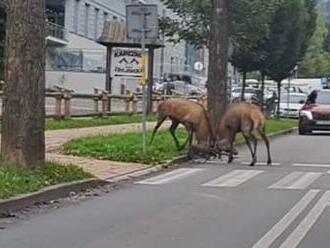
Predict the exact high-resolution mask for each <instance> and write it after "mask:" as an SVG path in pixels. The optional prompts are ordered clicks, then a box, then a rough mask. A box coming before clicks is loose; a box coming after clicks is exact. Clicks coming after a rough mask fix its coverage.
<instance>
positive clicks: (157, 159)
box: [64, 120, 297, 164]
mask: <svg viewBox="0 0 330 248" xmlns="http://www.w3.org/2000/svg"><path fill="white" fill-rule="evenodd" d="M296 126H297V121H296V120H268V121H267V126H266V131H267V133H273V132H278V131H282V130H287V129H291V128H292V127H296ZM148 135H149V137H150V135H151V133H150V132H149V133H148ZM177 137H178V138H179V141H180V144H182V143H183V142H184V141H185V140H186V138H187V133H186V131H185V130H184V129H178V130H177ZM141 139H142V136H141V133H128V134H112V135H108V136H95V137H88V138H82V139H78V140H74V141H71V142H69V143H67V144H66V145H65V146H64V152H65V153H66V154H70V155H75V156H83V157H92V158H96V159H104V160H115V161H123V162H138V163H145V164H161V163H164V162H166V161H167V160H170V159H173V158H175V157H176V156H178V155H179V153H178V151H177V149H176V146H175V144H174V141H173V138H172V136H171V135H170V133H169V132H168V131H167V130H161V131H159V132H158V133H157V135H156V137H155V140H154V142H153V144H152V145H148V151H147V154H146V155H145V156H144V155H143V154H142V147H141ZM242 140H243V139H242V137H240V136H238V138H237V142H238V143H240V142H242Z"/></svg>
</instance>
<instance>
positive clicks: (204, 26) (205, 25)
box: [160, 0, 276, 47]
mask: <svg viewBox="0 0 330 248" xmlns="http://www.w3.org/2000/svg"><path fill="white" fill-rule="evenodd" d="M162 1H163V2H164V4H165V5H166V6H167V7H168V8H169V9H170V10H171V11H172V12H173V13H174V15H175V16H176V17H178V18H170V17H164V18H162V19H161V21H160V24H161V30H163V33H164V34H165V36H166V37H168V40H169V41H172V42H179V41H181V40H185V41H187V42H188V43H190V44H192V45H195V46H196V47H200V46H208V44H209V38H210V24H211V17H212V1H211V0H204V1H200V0H162ZM275 3H276V0H268V1H267V0H234V1H228V3H227V4H228V5H229V6H228V8H229V14H230V16H229V18H230V19H231V22H230V23H231V36H232V37H231V38H232V44H233V46H234V47H237V46H238V45H241V44H243V43H244V44H248V45H252V44H253V45H255V44H256V41H258V40H260V37H261V36H264V35H265V34H267V32H268V29H269V27H268V21H267V20H268V19H269V13H271V12H272V11H274V8H275V6H276V4H275Z"/></svg>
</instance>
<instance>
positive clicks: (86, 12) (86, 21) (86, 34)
mask: <svg viewBox="0 0 330 248" xmlns="http://www.w3.org/2000/svg"><path fill="white" fill-rule="evenodd" d="M89 7H90V5H89V4H87V3H86V4H85V36H86V37H88V29H89V27H88V24H89Z"/></svg>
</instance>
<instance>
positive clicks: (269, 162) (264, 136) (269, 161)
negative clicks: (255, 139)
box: [258, 130, 272, 165]
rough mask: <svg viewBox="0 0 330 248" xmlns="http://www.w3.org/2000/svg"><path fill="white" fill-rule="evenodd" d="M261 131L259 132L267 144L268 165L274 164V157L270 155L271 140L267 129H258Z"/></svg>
mask: <svg viewBox="0 0 330 248" xmlns="http://www.w3.org/2000/svg"><path fill="white" fill-rule="evenodd" d="M258 131H259V134H260V136H261V137H262V139H263V140H264V142H265V144H266V147H267V157H268V158H267V164H268V165H271V164H272V159H271V157H270V147H269V140H268V138H267V136H266V134H265V130H258Z"/></svg>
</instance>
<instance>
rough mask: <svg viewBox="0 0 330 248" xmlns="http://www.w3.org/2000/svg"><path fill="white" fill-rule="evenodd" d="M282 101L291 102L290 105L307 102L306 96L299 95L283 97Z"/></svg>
mask: <svg viewBox="0 0 330 248" xmlns="http://www.w3.org/2000/svg"><path fill="white" fill-rule="evenodd" d="M281 98H282V101H281V102H284V103H287V102H290V103H301V102H302V101H304V102H305V101H306V96H304V95H302V96H297V95H290V96H289V95H283V96H281Z"/></svg>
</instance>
